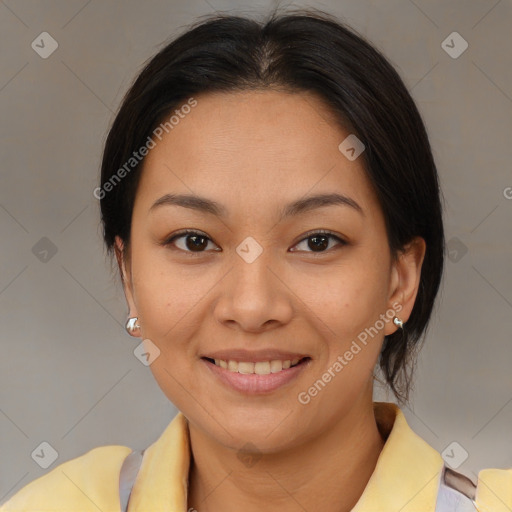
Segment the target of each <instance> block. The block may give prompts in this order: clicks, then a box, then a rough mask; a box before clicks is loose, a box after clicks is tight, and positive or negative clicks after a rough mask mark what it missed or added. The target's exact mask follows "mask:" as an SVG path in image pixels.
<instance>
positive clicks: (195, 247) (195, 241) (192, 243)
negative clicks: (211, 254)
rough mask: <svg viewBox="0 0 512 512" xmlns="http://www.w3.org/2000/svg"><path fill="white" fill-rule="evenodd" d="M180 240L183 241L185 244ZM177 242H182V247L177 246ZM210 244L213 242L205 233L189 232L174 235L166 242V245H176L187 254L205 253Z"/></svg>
mask: <svg viewBox="0 0 512 512" xmlns="http://www.w3.org/2000/svg"><path fill="white" fill-rule="evenodd" d="M180 239H183V242H181V240H180ZM177 240H180V245H178V244H176V241H177ZM208 242H211V240H210V238H209V237H208V236H206V235H205V234H204V233H201V232H199V231H191V230H187V231H181V232H179V233H176V234H174V235H173V236H172V237H171V238H169V239H168V240H166V241H165V242H164V245H174V246H176V248H177V249H179V250H182V251H185V252H196V253H200V252H205V251H204V250H205V249H206V248H207V247H208ZM212 243H213V242H212Z"/></svg>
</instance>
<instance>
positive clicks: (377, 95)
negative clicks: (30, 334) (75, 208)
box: [100, 9, 445, 404]
mask: <svg viewBox="0 0 512 512" xmlns="http://www.w3.org/2000/svg"><path fill="white" fill-rule="evenodd" d="M251 89H275V90H283V91H288V92H301V91H308V92H310V93H315V94H316V95H317V97H318V98H319V99H321V100H323V102H324V103H325V104H326V105H327V106H328V108H329V110H330V112H332V114H333V115H334V118H335V119H337V120H338V122H339V123H340V126H341V127H342V128H343V129H345V130H348V131H349V132H350V133H353V134H355V135H356V136H357V137H358V138H359V139H360V140H361V141H362V142H363V144H364V145H365V147H366V148H365V151H364V152H363V153H362V154H361V156H360V157H359V158H362V159H363V165H364V167H365V171H366V174H367V177H368V179H369V181H370V182H371V185H372V186H373V188H374V190H375V193H376V195H377V197H378V200H379V203H380V206H381V208H382V212H383V215H384V218H385V223H386V230H387V236H388V241H389V247H390V252H391V254H392V256H393V257H395V258H396V257H397V256H398V254H399V252H400V250H402V249H403V248H404V246H405V245H406V244H407V243H408V242H409V241H411V240H412V238H413V237H415V236H420V237H422V238H423V239H424V240H425V242H426V254H425V258H424V261H423V266H422V271H421V277H420V284H419V290H418V294H417V297H416V302H415V304H414V308H413V310H412V313H411V315H410V318H409V319H408V321H407V322H406V323H404V326H403V330H400V329H398V330H397V331H396V332H395V333H393V334H391V335H389V336H386V338H385V340H384V344H383V347H382V351H381V355H380V358H379V366H380V370H381V371H382V373H383V375H384V377H385V380H386V382H387V384H388V385H389V387H390V388H391V390H392V392H393V393H394V395H395V396H396V398H397V400H398V402H399V403H401V404H403V403H406V402H407V401H408V399H409V391H410V389H411V385H412V373H413V366H414V364H415V356H416V353H417V351H418V350H419V348H420V344H421V341H422V337H424V335H425V333H426V331H427V327H428V325H429V321H430V318H431V316H432V312H433V308H434V303H435V298H436V295H437V293H438V290H439V287H440V283H441V279H442V275H443V265H444V251H445V245H444V244H445V239H444V228H443V221H442V205H441V199H442V192H441V190H440V187H439V179H438V175H437V169H436V166H435V163H434V158H433V155H432V151H431V147H430V143H429V140H428V136H427V132H426V129H425V126H424V124H423V121H422V118H421V116H420V114H419V112H418V110H417V107H416V105H415V103H414V101H413V99H412V98H411V96H410V94H409V92H408V91H407V88H406V86H405V85H404V83H403V82H402V80H401V78H400V77H399V75H398V73H397V72H396V71H395V69H394V68H393V66H392V65H391V64H390V63H389V62H388V60H387V59H386V58H385V57H384V56H383V55H382V54H381V53H380V52H379V51H378V50H377V49H376V48H375V47H374V46H373V45H372V44H370V43H369V42H367V41H366V40H365V39H364V38H363V37H362V36H361V35H359V34H358V33H357V32H356V31H355V30H354V29H352V28H350V27H348V26H346V25H345V24H344V23H342V22H341V21H339V20H337V19H335V18H334V17H333V16H331V15H329V14H327V13H325V12H323V11H319V10H317V9H307V10H304V9H302V10H295V11H293V12H292V11H288V12H285V13H278V12H277V11H274V12H273V13H271V14H270V15H269V16H268V17H267V18H266V19H265V20H263V21H256V20H255V19H251V18H249V17H244V16H232V15H226V14H215V15H213V16H208V17H207V18H206V19H202V20H200V21H198V22H196V23H195V24H194V25H191V26H189V27H188V28H187V29H186V31H185V32H184V33H182V34H181V35H180V36H179V37H177V38H175V39H174V40H172V41H171V42H170V43H169V44H167V45H166V46H164V47H163V48H162V49H161V50H160V51H159V52H158V53H157V54H156V55H155V56H154V57H153V58H152V59H150V61H149V62H148V63H147V64H146V65H145V67H144V69H143V70H142V72H141V73H140V74H139V75H138V77H137V78H136V80H135V81H134V83H133V85H132V86H131V88H130V89H129V91H128V92H127V94H126V96H125V97H124V99H123V102H122V104H121V107H120V109H119V112H118V114H117V116H116V118H115V120H114V122H113V125H112V127H111V129H110V131H109V133H108V137H107V140H106V143H105V148H104V153H103V160H102V165H101V187H103V186H104V185H105V184H106V183H108V182H109V180H110V179H111V178H112V176H114V174H116V172H117V171H118V170H119V169H120V168H121V167H122V166H123V165H124V164H125V163H126V162H127V161H128V160H129V159H130V158H131V157H132V153H133V151H135V150H136V149H138V148H140V147H141V146H143V145H144V143H145V141H146V140H147V138H148V136H150V135H151V133H152V132H153V130H155V128H156V127H157V126H158V125H159V124H160V123H161V121H162V119H163V118H164V117H165V116H166V115H169V113H170V112H172V111H173V110H174V109H176V108H179V107H180V105H182V104H184V103H185V102H187V101H188V100H189V99H190V98H191V97H196V96H198V95H199V94H203V93H208V92H229V91H244V90H251ZM142 163H143V161H142V162H141V163H140V164H139V165H137V166H135V167H134V168H133V170H131V172H129V173H127V174H126V176H124V177H123V179H122V180H120V181H119V182H118V183H117V184H116V185H115V187H112V190H110V191H109V192H107V193H104V194H102V196H101V200H100V206H101V220H102V223H103V237H104V242H105V245H106V248H107V252H108V253H109V254H110V255H111V256H112V254H113V252H115V251H114V243H115V236H116V235H117V236H119V237H120V238H121V239H122V240H123V242H124V246H125V252H124V253H123V256H124V257H126V256H127V254H129V247H130V229H131V216H132V210H133V204H134V200H135V194H136V192H137V185H138V182H139V179H140V174H141V169H142Z"/></svg>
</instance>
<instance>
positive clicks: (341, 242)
mask: <svg viewBox="0 0 512 512" xmlns="http://www.w3.org/2000/svg"><path fill="white" fill-rule="evenodd" d="M187 235H198V236H202V237H204V238H206V239H208V240H209V241H211V242H213V240H211V238H210V237H208V236H207V235H206V234H205V233H202V232H201V231H195V230H190V229H184V230H182V231H178V232H177V233H175V234H174V235H172V236H171V237H170V238H168V239H166V240H164V242H163V243H162V245H163V246H166V247H167V246H170V245H172V244H173V242H174V241H175V240H177V239H178V238H184V237H186V236H187ZM314 235H328V238H332V239H335V240H336V241H337V242H339V245H340V246H344V245H348V242H346V241H345V240H343V239H342V238H340V237H339V236H338V235H335V234H334V233H332V232H331V231H327V230H323V229H319V230H316V231H309V232H308V233H306V234H305V235H304V237H303V238H301V239H300V240H299V241H298V242H297V243H296V244H295V245H298V244H300V243H301V242H303V241H305V240H307V239H308V238H313V236H314ZM295 245H294V247H295ZM175 249H176V250H179V251H183V252H186V253H188V254H190V255H191V256H200V255H201V254H204V253H205V252H207V251H198V252H194V251H188V250H185V249H179V248H175ZM330 250H332V247H331V248H330V249H326V250H325V251H319V252H314V251H292V252H309V253H311V254H314V255H315V256H321V255H322V254H325V253H327V252H329V251H330ZM216 252H218V251H216Z"/></svg>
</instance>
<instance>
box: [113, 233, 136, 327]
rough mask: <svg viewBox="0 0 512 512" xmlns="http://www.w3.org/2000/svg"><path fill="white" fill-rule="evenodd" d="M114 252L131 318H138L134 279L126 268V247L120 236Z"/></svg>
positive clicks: (116, 241)
mask: <svg viewBox="0 0 512 512" xmlns="http://www.w3.org/2000/svg"><path fill="white" fill-rule="evenodd" d="M114 250H115V254H116V259H117V264H118V266H119V272H120V273H121V281H122V283H123V290H124V295H125V297H126V302H127V304H128V309H129V313H128V316H129V317H138V316H139V315H138V313H137V307H136V306H135V301H134V299H133V285H132V277H131V273H130V271H129V270H128V269H127V268H126V260H127V258H126V257H125V256H126V255H125V253H124V251H125V246H124V243H123V241H122V240H121V238H119V237H118V236H116V237H115V245H114ZM139 323H140V322H139Z"/></svg>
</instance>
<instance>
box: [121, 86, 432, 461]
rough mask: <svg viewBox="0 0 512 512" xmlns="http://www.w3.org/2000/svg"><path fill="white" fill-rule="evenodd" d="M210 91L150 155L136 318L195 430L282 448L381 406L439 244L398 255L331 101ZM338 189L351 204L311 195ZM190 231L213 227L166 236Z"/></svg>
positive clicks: (133, 280) (132, 266) (132, 296)
mask: <svg viewBox="0 0 512 512" xmlns="http://www.w3.org/2000/svg"><path fill="white" fill-rule="evenodd" d="M195 99H196V100H197V105H196V106H195V107H193V108H191V111H190V113H188V114H187V115H184V116H183V117H180V119H179V122H178V123H176V124H175V125H174V127H173V128H172V130H170V131H169V133H167V134H165V135H164V137H162V140H161V141H159V140H158V139H155V142H156V146H155V147H154V148H153V149H151V150H150V152H149V154H148V156H147V157H146V159H145V163H144V169H143V172H142V176H141V181H140V184H139V188H138V191H137V196H136V201H135V205H134V210H133V219H132V227H131V247H130V259H129V261H128V262H127V265H126V269H125V271H126V279H127V284H126V285H125V292H126V296H127V299H128V302H129V306H130V316H137V317H138V318H139V323H140V325H141V336H142V338H143V339H144V340H146V341H145V344H146V347H147V348H148V350H149V351H150V352H153V353H155V350H156V349H155V347H157V348H158V350H159V351H160V353H159V355H158V356H157V357H156V359H155V360H154V361H153V362H152V363H151V366H150V368H151V370H152V372H153V374H154V376H155V378H156V380H157V382H158V384H159V386H160V387H161V389H162V390H163V392H164V393H165V394H166V396H167V397H168V398H169V400H171V401H172V402H173V403H174V404H175V405H176V406H177V407H178V408H179V409H180V410H181V411H182V412H183V413H184V414H185V416H186V417H187V418H188V419H189V421H190V422H191V424H193V425H194V426H196V427H197V428H199V429H201V430H202V431H203V432H204V433H206V434H207V435H208V436H209V437H210V438H213V439H215V440H217V441H218V442H219V443H221V444H223V445H225V446H230V447H233V448H239V447H240V446H242V445H244V444H245V443H246V442H249V441H250V442H251V443H252V444H253V445H255V446H256V447H258V449H259V450H260V451H262V452H271V451H277V450H282V449H285V448H287V447H292V446H294V445H297V444H298V443H300V442H306V441H307V440H308V439H312V438H314V437H316V436H318V435H319V434H320V433H321V432H322V431H325V430H326V429H328V428H330V427H332V426H333V425H334V424H336V423H337V422H339V421H340V420H342V419H343V417H344V416H345V415H347V414H348V413H349V412H350V411H354V408H357V407H363V406H365V407H367V406H368V404H371V401H372V384H373V379H372V373H373V370H374V367H375V364H376V362H377V358H378V355H379V352H380V350H381V345H382V341H383V337H384V335H386V334H391V333H393V332H394V331H395V330H396V329H397V327H396V326H395V325H394V324H393V321H392V318H393V316H394V314H395V313H396V314H398V316H399V317H400V318H402V320H404V321H406V320H407V318H408V316H409V314H410V311H411V309H412V306H413V303H414V299H415V296H416V291H417V286H418V280H419V273H420V268H421V263H422V258H423V253H424V246H423V245H421V243H420V244H418V245H417V246H415V247H416V249H415V250H414V251H412V250H411V251H410V252H409V256H407V257H404V258H402V259H400V260H399V262H398V263H393V261H392V259H391V255H390V251H389V247H388V240H387V236H386V230H385V224H384V218H383V215H382V212H381V210H380V208H379V205H378V203H377V198H376V196H375V195H374V193H373V191H372V189H371V187H370V183H369V181H368V179H367V178H366V176H365V173H364V170H363V162H362V156H361V157H359V158H356V159H355V160H351V159H348V158H347V157H346V156H345V154H344V153H342V152H341V151H340V149H339V148H338V146H339V145H340V143H341V142H342V141H343V140H344V139H345V138H346V137H347V136H348V135H349V133H348V132H344V131H343V130H342V129H341V128H339V127H338V126H337V125H336V124H335V123H334V121H332V117H330V116H329V112H328V111H327V110H326V108H325V106H324V105H323V104H322V103H321V102H320V100H318V99H317V98H316V97H315V96H313V95H310V94H307V93H301V94H288V93H284V92H276V91H265V92H261V91H258V92H256V91H251V92H239V93H222V94H220V93H219V94H208V95H202V96H198V97H196V98H195ZM164 133H165V132H164ZM333 194H338V195H339V196H343V197H344V198H346V199H343V197H342V198H341V199H338V200H337V201H324V202H322V201H321V200H317V201H311V202H308V199H309V198H311V197H313V196H317V195H327V196H331V195H333ZM167 195H174V196H180V195H187V196H194V197H197V198H199V197H200V198H202V199H203V202H200V201H198V200H195V201H192V200H190V199H189V200H187V201H181V204H178V202H179V201H178V202H174V203H173V202H171V201H165V200H162V198H164V197H165V196H167ZM331 199H332V197H331ZM207 202H208V203H207ZM210 202H212V203H213V202H214V203H215V208H214V207H212V206H211V205H209V203H210ZM297 202H298V206H296V207H292V206H291V205H293V204H294V203H297ZM158 203H160V204H158ZM207 204H208V205H209V206H208V207H204V208H203V207H200V206H201V205H202V206H205V205H207ZM187 205H188V206H187ZM185 229H189V230H193V231H198V232H199V233H198V234H197V236H196V238H194V235H188V236H187V235H181V236H179V237H177V238H175V239H174V241H172V242H169V243H168V244H167V245H166V241H168V240H169V239H171V238H172V237H173V236H174V235H175V234H176V233H177V232H178V231H181V230H185ZM322 230H326V231H329V232H332V236H327V235H325V234H324V235H322V234H316V233H318V232H319V231H322ZM315 234H316V236H314V235H315ZM308 237H309V238H308ZM336 237H338V238H339V239H338V238H336ZM118 242H119V243H120V240H118ZM420 242H422V240H421V239H420ZM119 247H120V248H121V244H119ZM399 311H400V313H398V312H399ZM148 340H150V341H148ZM156 353H158V351H156ZM207 358H208V359H207ZM302 358H306V359H302ZM214 359H218V361H217V364H218V365H219V366H218V365H216V364H215V362H214ZM297 359H300V360H301V361H302V362H300V364H298V365H297V366H294V367H291V368H286V366H288V365H290V364H294V363H296V360H297ZM224 361H226V363H224ZM228 361H234V363H233V362H231V363H229V362H228ZM287 361H291V362H288V363H287ZM238 362H241V364H240V365H238V364H236V363H238ZM251 363H252V364H251ZM254 363H259V364H254ZM226 364H227V365H228V368H225V367H224V366H226ZM283 366H284V368H283V369H281V368H282V367H283ZM231 370H235V371H231ZM237 370H238V371H237ZM253 371H256V372H257V373H256V374H253V373H250V374H249V373H244V372H253ZM269 372H270V373H269Z"/></svg>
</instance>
